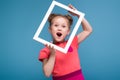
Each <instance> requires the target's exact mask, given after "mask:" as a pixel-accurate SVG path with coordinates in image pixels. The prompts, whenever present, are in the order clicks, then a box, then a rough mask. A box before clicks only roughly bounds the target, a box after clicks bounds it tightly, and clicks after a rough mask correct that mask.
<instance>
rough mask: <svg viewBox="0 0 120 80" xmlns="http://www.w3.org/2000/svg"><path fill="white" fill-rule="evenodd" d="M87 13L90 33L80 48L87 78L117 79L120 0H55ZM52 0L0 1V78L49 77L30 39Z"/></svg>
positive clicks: (28, 79) (119, 70) (33, 79)
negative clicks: (45, 74) (44, 71)
mask: <svg viewBox="0 0 120 80" xmlns="http://www.w3.org/2000/svg"><path fill="white" fill-rule="evenodd" d="M57 1H58V2H61V3H63V4H65V5H68V4H72V5H74V6H75V7H76V8H77V9H78V10H80V11H82V12H84V13H85V14H86V16H85V17H86V18H87V20H88V21H89V22H90V23H91V25H92V27H93V33H92V34H91V36H90V37H88V38H87V39H86V40H85V41H84V42H83V43H82V44H81V45H80V47H79V55H80V59H81V65H82V70H83V74H84V76H85V78H86V80H120V34H119V29H120V20H119V19H120V16H119V14H120V8H119V3H120V1H119V0H57ZM51 2H52V0H0V80H51V78H46V77H45V76H44V74H43V72H42V63H41V62H39V61H38V55H39V50H40V49H41V48H43V45H42V44H41V43H38V42H36V41H34V40H33V39H32V38H33V36H34V34H35V32H36V30H37V28H38V26H39V24H40V22H41V21H42V19H43V17H44V15H45V13H46V11H47V10H48V8H49V5H50V4H51Z"/></svg>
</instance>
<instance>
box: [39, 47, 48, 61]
mask: <svg viewBox="0 0 120 80" xmlns="http://www.w3.org/2000/svg"><path fill="white" fill-rule="evenodd" d="M48 57H49V49H48V48H44V49H42V50H41V51H40V53H39V57H38V59H39V60H40V61H43V59H45V58H48Z"/></svg>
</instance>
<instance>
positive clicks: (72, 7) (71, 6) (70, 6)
mask: <svg viewBox="0 0 120 80" xmlns="http://www.w3.org/2000/svg"><path fill="white" fill-rule="evenodd" d="M68 7H69V8H71V9H73V10H77V9H76V8H75V7H74V6H73V5H71V4H69V5H68ZM68 12H69V13H70V14H71V15H73V16H77V17H79V15H78V14H76V13H73V12H71V11H68Z"/></svg>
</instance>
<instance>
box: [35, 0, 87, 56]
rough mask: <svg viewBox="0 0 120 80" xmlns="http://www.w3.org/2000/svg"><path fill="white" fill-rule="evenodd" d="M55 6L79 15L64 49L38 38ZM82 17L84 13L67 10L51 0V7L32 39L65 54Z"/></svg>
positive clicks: (67, 8)
mask: <svg viewBox="0 0 120 80" xmlns="http://www.w3.org/2000/svg"><path fill="white" fill-rule="evenodd" d="M55 6H58V7H61V8H63V9H65V10H67V11H71V12H73V13H76V14H78V15H80V17H79V18H78V21H77V22H76V24H75V27H74V28H73V31H72V33H71V35H70V37H69V39H68V42H67V44H66V46H65V47H64V48H62V47H59V46H57V45H55V44H52V43H51V42H48V41H46V40H44V39H42V38H40V37H39V35H40V33H41V31H42V29H43V27H44V25H45V23H46V21H47V19H48V17H49V15H50V14H51V12H52V10H53V8H54V7H55ZM84 15H85V14H84V13H82V12H80V11H78V10H73V9H71V8H69V7H68V6H66V5H64V4H62V3H59V2H57V1H55V0H53V1H52V3H51V5H50V7H49V9H48V11H47V13H46V14H45V16H44V18H43V20H42V22H41V24H40V25H39V27H38V29H37V31H36V33H35V35H34V37H33V39H34V40H36V41H38V42H40V43H42V44H44V45H45V44H48V45H51V46H53V47H54V48H55V49H56V50H59V51H61V52H63V53H65V54H66V53H67V51H68V49H69V47H70V45H71V42H72V40H73V38H74V36H75V34H76V32H77V30H78V28H79V26H80V24H81V21H82V19H83V17H84Z"/></svg>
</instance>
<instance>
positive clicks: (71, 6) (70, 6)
mask: <svg viewBox="0 0 120 80" xmlns="http://www.w3.org/2000/svg"><path fill="white" fill-rule="evenodd" d="M68 6H69V8H71V9H73V10H76V8H75V7H73V5H71V4H69V5H68Z"/></svg>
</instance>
